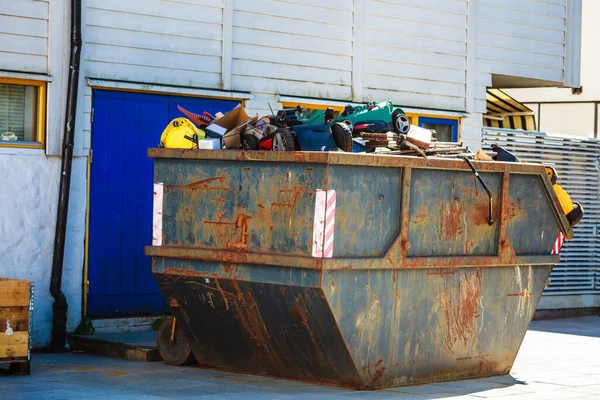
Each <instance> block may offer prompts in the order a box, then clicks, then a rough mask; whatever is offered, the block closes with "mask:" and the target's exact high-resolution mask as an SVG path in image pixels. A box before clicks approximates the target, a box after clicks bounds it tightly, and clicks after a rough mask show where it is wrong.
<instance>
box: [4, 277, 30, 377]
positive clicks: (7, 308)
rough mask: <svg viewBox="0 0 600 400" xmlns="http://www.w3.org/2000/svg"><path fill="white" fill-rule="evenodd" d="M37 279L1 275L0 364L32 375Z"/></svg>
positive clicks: (18, 372) (22, 373) (12, 370)
mask: <svg viewBox="0 0 600 400" xmlns="http://www.w3.org/2000/svg"><path fill="white" fill-rule="evenodd" d="M32 313H33V283H32V282H29V281H21V280H16V279H7V278H0V364H8V366H9V371H10V372H11V373H14V374H18V375H29V361H30V350H31V339H30V334H31V319H32Z"/></svg>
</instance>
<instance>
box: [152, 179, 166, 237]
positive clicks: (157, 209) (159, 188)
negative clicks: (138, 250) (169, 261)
mask: <svg viewBox="0 0 600 400" xmlns="http://www.w3.org/2000/svg"><path fill="white" fill-rule="evenodd" d="M163 193H164V185H163V184H162V183H155V184H154V202H153V205H152V208H153V213H152V246H161V245H162V214H163Z"/></svg>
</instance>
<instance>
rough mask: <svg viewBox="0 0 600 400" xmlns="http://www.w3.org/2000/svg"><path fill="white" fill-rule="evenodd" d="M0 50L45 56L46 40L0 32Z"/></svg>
mask: <svg viewBox="0 0 600 400" xmlns="http://www.w3.org/2000/svg"><path fill="white" fill-rule="evenodd" d="M0 51H5V52H7V53H20V54H32V55H37V56H44V57H45V56H46V54H47V53H48V40H47V39H46V38H40V37H33V36H22V35H9V34H0Z"/></svg>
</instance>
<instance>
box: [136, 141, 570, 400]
mask: <svg viewBox="0 0 600 400" xmlns="http://www.w3.org/2000/svg"><path fill="white" fill-rule="evenodd" d="M149 156H150V157H153V158H154V165H155V175H154V179H155V195H154V196H155V203H154V238H153V246H150V247H147V248H146V254H148V255H150V256H152V258H153V263H152V265H153V273H154V276H155V278H156V280H157V281H158V284H159V286H160V289H161V290H162V293H163V294H164V296H165V298H166V299H167V301H168V303H169V305H170V307H171V310H172V312H173V314H174V316H175V317H176V321H177V327H178V329H183V330H184V331H185V333H186V335H187V336H186V337H187V339H188V340H189V342H190V343H189V344H190V345H191V349H192V352H193V354H194V355H195V357H196V359H197V361H198V362H199V364H200V365H204V366H210V367H213V368H222V369H227V370H234V371H240V372H246V373H253V374H261V375H274V376H280V377H287V378H294V379H301V380H308V381H319V382H324V383H328V384H334V385H342V386H348V387H354V388H363V389H364V388H367V389H373V388H382V387H389V386H400V385H409V384H416V383H423V382H431V381H441V380H451V379H459V378H467V377H478V376H489V375H497V374H506V373H508V372H509V371H510V368H511V366H512V364H513V361H514V359H515V357H516V355H517V351H518V349H519V346H520V344H521V342H522V340H523V336H524V335H525V332H526V330H527V328H528V326H529V323H530V321H531V319H532V317H533V313H534V311H535V309H536V306H537V304H538V301H539V299H540V296H541V294H542V291H543V289H544V287H545V285H546V284H547V279H548V277H549V274H550V271H551V269H552V266H553V265H554V264H555V263H557V262H558V256H557V255H552V254H551V253H552V248H553V245H554V244H555V242H556V240H557V236H558V235H559V232H561V231H562V232H563V233H564V235H565V236H566V237H567V238H570V237H572V234H573V232H572V229H571V228H570V227H569V224H568V222H567V220H566V218H565V216H564V215H563V213H562V212H561V209H560V208H559V206H558V200H557V198H556V196H555V194H554V191H553V190H552V186H551V183H550V181H549V180H548V177H547V175H546V173H545V171H544V168H543V167H542V166H541V165H533V164H521V163H498V162H473V164H474V166H475V168H476V169H477V170H478V171H479V173H480V175H481V176H482V178H483V180H484V181H485V182H486V183H487V186H488V187H489V189H490V192H491V195H492V198H493V202H492V209H491V215H490V209H489V199H488V196H487V194H486V192H485V191H484V190H483V189H482V186H481V185H480V183H478V181H477V179H476V177H475V176H474V175H473V173H472V172H471V170H470V169H469V166H468V164H467V163H466V162H465V161H464V160H447V159H421V158H413V157H396V156H379V155H357V154H344V153H280V152H264V153H259V152H248V153H245V152H236V151H197V150H192V151H190V150H176V149H150V150H149ZM490 219H491V220H493V221H492V222H491V221H490ZM490 222H491V223H490Z"/></svg>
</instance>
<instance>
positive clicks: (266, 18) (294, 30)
mask: <svg viewBox="0 0 600 400" xmlns="http://www.w3.org/2000/svg"><path fill="white" fill-rule="evenodd" d="M233 26H235V27H241V28H249V29H259V30H263V31H268V32H278V33H279V32H281V33H290V34H294V35H301V36H311V37H321V38H325V39H332V40H343V41H348V40H352V26H341V25H330V24H326V23H319V22H307V21H299V20H295V19H285V18H279V17H274V16H271V15H261V16H260V18H257V16H256V14H253V13H250V12H245V11H234V13H233Z"/></svg>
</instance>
